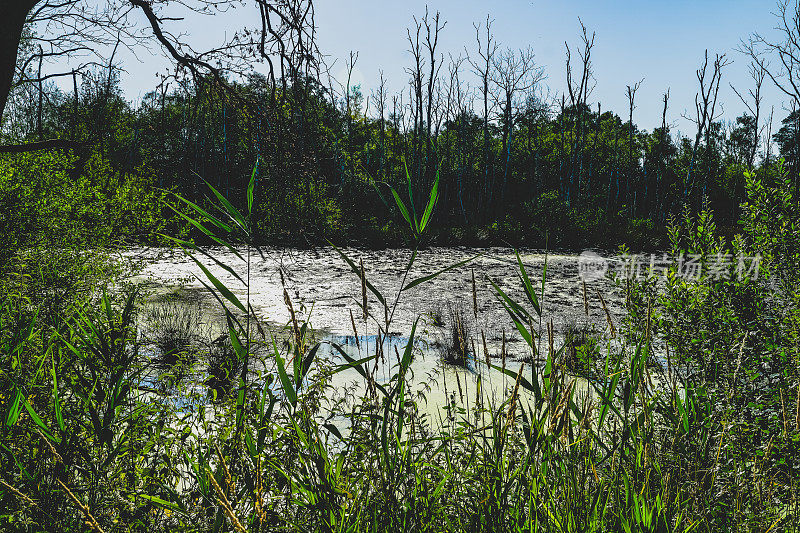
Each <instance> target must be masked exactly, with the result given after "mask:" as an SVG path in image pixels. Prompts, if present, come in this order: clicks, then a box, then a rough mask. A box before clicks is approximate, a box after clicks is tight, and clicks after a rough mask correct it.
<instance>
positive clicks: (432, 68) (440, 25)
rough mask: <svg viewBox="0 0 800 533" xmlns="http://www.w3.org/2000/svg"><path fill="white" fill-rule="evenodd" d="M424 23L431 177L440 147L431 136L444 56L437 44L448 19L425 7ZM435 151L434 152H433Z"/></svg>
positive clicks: (427, 160)
mask: <svg viewBox="0 0 800 533" xmlns="http://www.w3.org/2000/svg"><path fill="white" fill-rule="evenodd" d="M422 24H423V25H424V26H425V48H426V50H427V52H428V64H429V70H428V83H427V90H428V94H427V99H428V101H427V113H426V117H427V120H426V135H425V173H426V175H427V176H428V177H429V178H430V177H431V174H432V171H433V168H434V167H435V165H436V164H437V161H438V149H437V142H436V136H433V137H432V136H431V128H432V126H433V123H434V117H433V112H434V107H437V108H438V105H435V104H434V92H435V91H436V87H437V80H438V79H439V70H440V69H441V66H442V62H443V60H444V57H441V58H438V59H440V60H439V61H437V56H436V46H437V45H438V44H439V32H440V31H442V30H443V29H444V27H445V26H447V22H446V21H440V15H439V12H438V11H437V12H436V14H435V15H433V18H432V19H431V17H429V15H428V9H427V7H426V8H425V17H423V19H422ZM431 152H433V153H431Z"/></svg>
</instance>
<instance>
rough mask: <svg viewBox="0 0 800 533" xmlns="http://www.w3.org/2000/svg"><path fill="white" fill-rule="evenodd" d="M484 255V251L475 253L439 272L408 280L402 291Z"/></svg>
mask: <svg viewBox="0 0 800 533" xmlns="http://www.w3.org/2000/svg"><path fill="white" fill-rule="evenodd" d="M482 255H483V253H480V254H478V255H475V256H473V257H470V258H469V259H465V260H463V261H459V262H458V263H453V264H452V265H449V266H446V267H445V268H443V269H441V270H439V271H438V272H434V273H433V274H429V275H427V276H422V277H420V278H417V279H415V280H412V281H410V282H408V283H407V284H406V286H405V287H403V288H402V289H400V291H401V292H402V291H407V290H408V289H411V288H413V287H416V286H417V285H419V284H421V283H425V282H426V281H430V280H432V279H433V278H435V277H437V276H439V275H441V274H444V273H445V272H447V271H448V270H453V269H454V268H458V267H460V266H463V265H466V264H467V263H469V262H471V261H474V260H475V259H477V258H478V257H480V256H482Z"/></svg>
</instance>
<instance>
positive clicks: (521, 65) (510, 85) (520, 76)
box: [491, 47, 544, 202]
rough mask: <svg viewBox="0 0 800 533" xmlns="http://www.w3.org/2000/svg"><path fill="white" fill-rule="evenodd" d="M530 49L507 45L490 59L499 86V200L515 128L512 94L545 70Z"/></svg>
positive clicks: (527, 86) (533, 82) (528, 86)
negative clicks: (501, 180) (501, 158)
mask: <svg viewBox="0 0 800 533" xmlns="http://www.w3.org/2000/svg"><path fill="white" fill-rule="evenodd" d="M533 58H534V54H533V50H532V49H531V48H530V47H529V48H526V49H520V50H519V51H518V52H515V51H514V50H511V49H508V50H505V51H504V52H501V53H499V54H498V55H497V56H496V57H495V58H494V61H493V65H494V69H493V72H492V75H491V79H492V82H493V83H494V85H495V86H496V87H497V89H498V94H497V95H496V101H497V104H498V105H499V106H500V109H501V112H502V116H503V157H504V158H505V164H504V167H503V185H502V188H501V189H500V201H501V202H503V200H504V199H505V193H506V187H507V185H508V175H509V172H510V167H511V163H512V160H511V158H512V155H511V152H512V150H511V135H512V132H513V131H514V115H515V112H514V107H515V106H517V102H516V100H515V98H516V97H517V96H518V94H519V93H524V92H525V91H528V90H529V89H531V88H533V87H534V86H535V85H536V84H537V83H539V82H540V81H541V80H542V79H544V70H543V69H542V68H541V67H537V66H536V64H535V63H534V61H533Z"/></svg>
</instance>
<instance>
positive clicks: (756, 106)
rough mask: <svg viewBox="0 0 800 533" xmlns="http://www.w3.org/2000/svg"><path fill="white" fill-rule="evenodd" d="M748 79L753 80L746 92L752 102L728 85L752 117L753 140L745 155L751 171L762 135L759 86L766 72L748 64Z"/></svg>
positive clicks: (762, 82)
mask: <svg viewBox="0 0 800 533" xmlns="http://www.w3.org/2000/svg"><path fill="white" fill-rule="evenodd" d="M749 71H750V77H751V78H753V82H754V84H753V88H752V89H749V90H748V92H749V94H750V98H751V99H752V102H751V101H750V100H748V99H747V98H745V97H744V96H743V95H742V94H741V93H740V92H739V91H738V90H737V89H736V87H734V86H733V84H730V86H731V89H733V92H735V93H736V96H738V97H739V100H741V101H742V103H743V104H744V105H745V107H746V108H747V110H748V111H749V112H750V116H751V117H753V122H754V124H753V139H752V144H751V145H750V146H749V151H748V154H747V168H749V169H752V168H753V165H754V164H755V159H756V153H757V152H758V144H759V142H758V141H759V139H760V138H761V134H762V133H763V131H762V130H763V127H762V128H761V129H759V119H760V117H761V102H762V101H763V100H764V97H763V96H762V95H761V86H762V85H763V84H764V79H765V78H766V75H767V71H766V70H765V69H764V67H762V66H759V65H758V64H756V63H755V62H752V63H750V69H749Z"/></svg>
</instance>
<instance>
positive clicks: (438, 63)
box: [4, 14, 800, 248]
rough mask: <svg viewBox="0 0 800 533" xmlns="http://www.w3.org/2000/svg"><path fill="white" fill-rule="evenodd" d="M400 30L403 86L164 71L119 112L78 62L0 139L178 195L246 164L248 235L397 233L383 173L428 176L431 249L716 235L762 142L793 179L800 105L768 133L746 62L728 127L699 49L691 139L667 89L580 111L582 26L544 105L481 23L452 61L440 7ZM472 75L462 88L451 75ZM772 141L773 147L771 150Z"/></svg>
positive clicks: (718, 72) (229, 177) (105, 87)
mask: <svg viewBox="0 0 800 533" xmlns="http://www.w3.org/2000/svg"><path fill="white" fill-rule="evenodd" d="M415 24H416V25H415V26H414V27H412V29H411V31H410V32H409V43H410V46H411V51H412V58H413V60H414V63H413V64H412V65H411V66H410V68H409V69H408V72H409V73H410V84H409V87H408V90H407V91H404V92H403V93H401V94H389V92H388V91H387V88H386V83H385V80H384V79H383V77H381V80H380V83H379V84H378V86H377V88H376V90H375V91H373V92H372V93H371V94H369V95H365V94H363V93H362V91H361V88H360V87H359V86H351V85H350V83H349V82H347V81H345V83H344V84H343V85H342V86H341V87H338V88H337V87H336V86H335V84H336V82H335V81H333V80H332V79H331V78H329V77H328V76H327V75H326V74H325V72H324V70H323V69H322V68H321V66H320V64H319V63H318V62H317V61H316V60H313V59H312V58H308V57H304V56H299V58H297V59H296V61H297V64H296V65H294V68H289V69H287V70H286V71H285V74H284V75H283V76H281V77H278V78H277V79H275V78H270V77H266V76H261V75H257V74H252V75H251V76H250V77H249V78H248V79H246V80H239V81H236V82H234V81H230V80H227V79H218V78H215V77H213V76H209V77H207V78H202V77H200V78H196V79H195V80H194V81H188V80H186V81H183V82H180V83H178V82H173V83H172V84H169V83H164V84H162V85H161V86H159V87H158V88H157V89H156V90H154V91H153V92H151V93H149V94H147V95H146V96H145V97H144V98H143V99H142V100H141V102H138V103H136V104H135V105H134V103H132V102H130V101H128V100H126V99H125V97H124V95H123V93H122V91H121V88H120V84H119V78H118V71H117V70H116V69H115V68H114V67H113V65H112V66H110V67H109V68H108V69H107V70H105V71H96V72H94V73H90V74H86V75H79V76H78V77H76V78H75V79H74V86H73V89H72V91H64V90H59V89H57V88H56V87H55V86H51V87H49V88H46V90H44V91H41V90H39V89H40V88H39V87H36V86H33V85H28V86H27V89H26V90H24V91H18V92H16V93H15V94H13V95H12V100H11V103H10V112H9V113H7V114H6V115H7V117H6V119H5V124H4V135H5V137H6V138H14V139H18V140H25V141H35V140H37V139H46V138H53V137H56V138H69V139H75V140H79V141H81V142H83V143H85V148H82V149H78V150H76V151H75V153H74V157H72V158H70V163H69V165H72V170H71V171H70V172H71V175H74V176H77V175H80V174H87V173H88V174H89V175H91V176H93V178H92V181H93V183H94V182H95V181H97V180H99V181H100V182H105V183H106V184H107V185H108V184H113V183H116V181H115V180H118V179H119V177H120V176H133V175H136V176H145V177H146V179H148V180H150V182H151V184H152V185H153V186H156V187H159V188H161V189H168V190H172V191H174V192H177V193H179V194H182V195H184V196H187V197H189V198H192V199H198V198H200V197H201V196H202V195H203V194H204V191H205V190H206V189H205V186H204V184H203V180H206V181H208V182H210V183H211V184H212V185H214V186H216V187H218V188H219V189H220V190H222V191H224V192H225V193H226V194H228V193H231V192H236V191H240V190H242V189H243V188H244V187H245V186H246V183H247V181H248V180H249V177H250V174H251V171H252V168H253V166H254V164H255V162H256V161H258V162H259V163H258V168H257V170H256V172H257V177H258V185H259V186H258V188H257V191H258V192H257V195H258V201H257V202H256V205H257V208H256V216H257V227H258V233H259V235H260V236H261V237H262V238H263V239H264V241H265V242H288V243H294V244H310V243H317V242H322V241H323V239H325V238H334V239H346V240H350V241H355V242H361V243H366V244H370V243H375V244H377V243H381V244H387V243H397V242H400V239H401V237H400V231H399V228H397V227H396V225H395V224H394V223H393V222H392V220H397V218H398V217H397V216H396V213H393V212H392V207H390V206H393V202H392V201H391V199H390V193H389V188H388V187H387V186H386V184H391V185H392V186H393V187H395V188H396V189H402V190H403V191H405V190H408V191H409V193H410V195H411V196H412V198H413V203H415V204H417V205H418V204H419V203H421V202H423V201H424V200H423V197H424V196H426V195H427V191H428V190H429V189H430V187H431V186H432V184H433V182H434V180H435V177H436V176H437V175H438V176H439V180H440V182H439V183H440V185H439V187H440V200H439V205H438V207H437V214H436V228H435V234H434V237H433V239H434V240H435V241H436V242H438V243H441V244H455V243H461V244H485V243H498V244H499V243H510V244H515V245H519V244H523V245H533V246H541V245H543V244H544V243H545V242H547V243H548V244H550V245H555V246H567V247H570V246H585V245H597V246H613V245H616V244H619V243H622V242H627V243H629V244H631V245H632V246H634V247H639V248H646V247H653V246H659V245H660V244H662V243H663V238H664V236H665V235H664V228H665V226H666V223H667V222H668V221H669V220H670V218H671V217H673V216H675V215H678V214H681V213H682V212H683V211H684V210H687V209H688V210H690V211H698V210H699V209H701V208H703V207H710V208H712V209H713V210H714V211H715V213H716V215H717V220H718V222H719V224H720V226H721V227H723V228H725V227H728V228H731V229H732V228H733V227H734V226H735V224H736V223H737V221H738V219H739V216H740V211H739V209H740V208H739V205H740V204H741V202H742V201H743V199H744V195H745V191H744V186H745V173H746V172H748V171H755V172H759V171H761V170H764V169H769V168H770V167H772V166H774V165H775V164H776V162H777V157H778V155H781V156H783V157H784V158H786V159H787V162H788V168H789V169H790V171H791V173H792V175H793V176H796V174H797V168H798V164H797V161H798V155H797V152H798V150H797V146H798V143H797V137H798V131H800V130H798V127H797V122H798V118H799V117H800V115H798V113H797V112H793V113H792V114H790V116H789V117H787V118H786V119H785V120H784V125H783V128H782V129H781V130H780V131H778V132H777V133H776V134H775V135H772V132H770V131H769V130H766V129H765V126H766V125H767V124H768V123H769V121H767V120H765V119H764V116H763V115H764V113H763V112H762V111H761V105H762V102H761V97H760V89H761V83H762V82H763V80H764V72H763V70H761V71H759V69H757V68H756V67H753V74H754V75H753V78H754V82H753V83H754V87H755V89H754V90H750V95H751V96H752V97H753V101H752V102H748V101H745V103H747V104H748V109H749V110H750V112H748V113H745V114H743V115H741V116H739V117H737V118H736V120H735V121H734V122H732V123H729V122H724V121H723V120H721V118H720V117H718V116H717V114H716V113H718V110H719V106H720V104H719V103H718V102H717V101H716V98H717V96H716V95H717V93H718V89H719V85H720V83H721V80H722V78H723V73H724V68H725V66H726V65H727V62H726V60H725V58H724V56H717V58H716V60H710V59H709V58H708V54H706V56H705V60H704V62H703V63H702V64H701V66H700V69H699V70H698V71H697V79H698V82H699V88H698V95H699V99H698V103H697V106H696V107H697V113H696V117H693V118H694V119H696V120H695V124H696V126H697V129H696V135H692V136H688V137H687V136H680V135H676V133H675V132H674V131H673V130H672V129H671V127H670V124H669V123H668V122H667V120H666V116H667V111H668V106H669V105H670V101H669V93H668V92H667V93H665V95H664V98H663V102H661V105H663V120H662V123H661V125H660V126H659V127H657V128H655V129H653V130H652V131H647V130H644V129H642V128H640V127H638V126H637V125H636V124H635V121H634V112H635V109H636V107H638V105H642V104H641V103H637V102H636V100H635V98H636V91H637V89H638V87H639V84H635V85H632V86H628V88H627V94H628V100H629V103H630V106H629V113H628V116H626V117H621V116H619V115H618V114H616V113H614V112H613V111H609V110H603V108H602V106H601V104H591V105H590V103H589V102H590V95H591V89H592V85H591V84H592V79H593V78H592V72H591V68H592V67H591V50H592V47H593V45H594V37H593V36H592V35H589V33H588V32H587V31H586V29H585V28H583V33H582V42H581V50H580V52H581V53H580V54H575V56H577V57H579V58H580V61H578V62H577V64H575V63H576V62H575V61H572V62H570V60H569V58H568V61H567V85H568V90H567V92H566V93H565V94H564V95H562V96H561V97H558V98H551V97H547V96H545V95H544V93H543V91H542V79H543V71H542V69H540V68H539V67H537V66H536V65H535V63H534V60H533V59H534V58H533V54H532V52H531V51H530V50H519V51H514V50H506V51H503V50H501V49H500V48H499V46H498V45H497V43H496V41H495V40H494V37H493V35H492V33H491V24H490V23H489V22H488V21H487V23H486V24H485V25H483V26H479V27H478V32H477V36H478V37H477V45H478V46H477V48H478V51H477V53H476V54H475V57H467V58H455V59H451V60H450V61H449V63H445V62H444V59H443V56H442V55H441V52H439V51H437V48H436V42H437V36H438V32H439V31H440V30H441V29H442V28H443V26H444V25H443V24H442V23H440V22H439V19H438V15H437V16H436V17H429V16H428V15H427V14H426V16H425V17H424V18H423V19H421V20H420V21H419V22H417V23H415ZM290 59H292V60H295V56H292V58H290ZM356 61H357V55H351V57H350V58H349V60H348V62H347V66H348V72H352V70H353V68H354V66H355V63H356ZM476 74H477V79H478V82H479V83H478V87H477V88H472V87H470V86H469V85H468V84H467V83H466V82H465V81H464V80H465V79H467V78H468V77H469V76H473V77H474V75H476ZM348 78H349V75H348ZM744 92H745V91H742V93H744ZM681 105H682V104H681ZM770 118H771V117H770ZM772 138H774V140H775V141H777V143H778V144H779V146H780V154H772V153H771V152H770V147H771V146H772V142H771V141H772ZM12 166H13V164H12ZM115 176H116V178H114V177H115ZM112 178H113V179H112ZM795 183H796V180H795ZM237 196H238V195H236V194H232V195H231V197H237Z"/></svg>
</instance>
